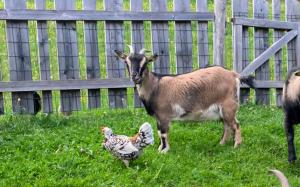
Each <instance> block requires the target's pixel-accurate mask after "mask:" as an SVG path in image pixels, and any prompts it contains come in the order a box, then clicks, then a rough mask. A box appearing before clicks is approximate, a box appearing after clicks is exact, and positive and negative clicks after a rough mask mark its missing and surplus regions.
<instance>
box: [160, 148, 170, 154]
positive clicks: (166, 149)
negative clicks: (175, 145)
mask: <svg viewBox="0 0 300 187" xmlns="http://www.w3.org/2000/svg"><path fill="white" fill-rule="evenodd" d="M168 151H169V148H164V149H162V150H160V151H159V153H160V154H166V153H167V152H168Z"/></svg>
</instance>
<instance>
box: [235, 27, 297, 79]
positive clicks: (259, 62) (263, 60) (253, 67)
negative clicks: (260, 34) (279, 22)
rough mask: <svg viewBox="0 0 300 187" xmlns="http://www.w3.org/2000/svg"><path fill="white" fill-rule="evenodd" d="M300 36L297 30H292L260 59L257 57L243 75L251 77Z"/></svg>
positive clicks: (244, 70)
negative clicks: (250, 75)
mask: <svg viewBox="0 0 300 187" xmlns="http://www.w3.org/2000/svg"><path fill="white" fill-rule="evenodd" d="M297 34H298V31H297V30H291V31H289V32H287V33H286V34H284V35H283V36H282V37H281V38H280V39H278V40H277V41H276V42H274V43H273V44H272V45H271V46H270V47H269V48H267V49H266V50H265V51H263V52H262V53H261V54H260V55H259V56H258V57H256V58H255V59H254V60H253V62H252V63H251V64H249V65H248V66H247V67H246V68H245V69H243V71H242V72H241V75H249V74H251V73H253V72H254V71H255V70H257V69H259V68H260V67H261V66H264V65H265V64H266V62H267V61H268V59H269V58H271V56H272V55H275V53H276V52H278V51H280V50H281V48H282V47H284V45H286V44H287V43H288V42H290V41H291V40H293V39H294V38H295V37H296V36H297Z"/></svg>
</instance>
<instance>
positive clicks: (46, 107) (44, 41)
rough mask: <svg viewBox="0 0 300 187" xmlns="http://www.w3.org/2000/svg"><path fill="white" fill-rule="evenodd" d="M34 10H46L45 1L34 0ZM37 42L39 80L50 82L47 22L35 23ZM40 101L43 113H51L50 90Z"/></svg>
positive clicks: (44, 93)
mask: <svg viewBox="0 0 300 187" xmlns="http://www.w3.org/2000/svg"><path fill="white" fill-rule="evenodd" d="M35 8H36V9H38V10H44V9H46V0H35ZM37 40H38V47H39V48H38V49H39V64H40V73H41V80H51V72H50V56H49V43H48V26H47V21H37ZM42 101H43V112H45V113H51V112H52V111H53V107H52V92H51V91H50V90H47V91H43V92H42Z"/></svg>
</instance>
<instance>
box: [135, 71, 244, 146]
mask: <svg viewBox="0 0 300 187" xmlns="http://www.w3.org/2000/svg"><path fill="white" fill-rule="evenodd" d="M147 74H148V76H146V78H145V80H144V82H143V84H142V85H138V93H139V96H140V98H141V100H142V101H143V103H144V105H145V108H146V110H147V112H148V113H149V114H150V115H153V116H154V117H155V118H156V119H157V124H158V125H157V127H158V130H159V135H160V136H161V147H160V149H162V150H163V149H166V151H167V150H168V143H167V132H168V129H169V124H170V121H172V120H193V121H202V120H217V119H222V120H223V122H224V134H223V138H222V140H221V144H224V143H225V141H226V140H227V138H228V136H229V134H230V133H229V130H230V129H233V130H234V132H235V141H236V142H235V146H237V145H238V144H240V143H241V141H242V140H241V134H240V129H239V124H238V122H237V121H236V112H237V110H238V107H239V86H240V81H239V74H237V73H235V72H233V71H229V70H226V69H224V68H222V67H210V68H205V69H199V70H196V71H193V72H191V73H187V74H182V75H178V76H158V75H156V74H153V73H150V72H147Z"/></svg>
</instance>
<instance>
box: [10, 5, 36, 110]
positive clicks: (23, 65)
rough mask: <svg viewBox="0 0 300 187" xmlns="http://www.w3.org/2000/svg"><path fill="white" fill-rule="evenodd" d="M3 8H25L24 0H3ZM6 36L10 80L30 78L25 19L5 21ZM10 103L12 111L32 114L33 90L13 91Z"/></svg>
mask: <svg viewBox="0 0 300 187" xmlns="http://www.w3.org/2000/svg"><path fill="white" fill-rule="evenodd" d="M5 8H6V9H20V10H21V9H26V1H25V0H5ZM6 38H7V44H8V45H7V46H8V59H9V64H10V80H11V81H24V80H32V71H31V61H30V49H29V37H28V23H27V21H6ZM12 105H13V112H16V113H30V114H33V113H34V102H33V92H13V93H12Z"/></svg>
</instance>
